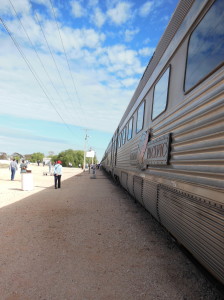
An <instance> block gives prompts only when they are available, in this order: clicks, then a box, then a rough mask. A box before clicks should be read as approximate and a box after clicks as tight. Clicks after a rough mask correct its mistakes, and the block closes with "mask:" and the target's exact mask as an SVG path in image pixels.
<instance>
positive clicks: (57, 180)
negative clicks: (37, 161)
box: [54, 160, 62, 189]
mask: <svg viewBox="0 0 224 300" xmlns="http://www.w3.org/2000/svg"><path fill="white" fill-rule="evenodd" d="M61 163H62V162H61V161H60V160H58V161H57V163H56V165H55V166H54V187H55V189H57V188H59V189H60V188H61V175H62V165H61Z"/></svg>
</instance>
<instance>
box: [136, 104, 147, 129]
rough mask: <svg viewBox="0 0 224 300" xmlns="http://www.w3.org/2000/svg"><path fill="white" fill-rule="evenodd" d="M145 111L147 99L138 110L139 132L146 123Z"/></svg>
mask: <svg viewBox="0 0 224 300" xmlns="http://www.w3.org/2000/svg"><path fill="white" fill-rule="evenodd" d="M144 113H145V101H143V102H142V104H141V105H140V106H139V108H138V112H137V123H136V132H137V133H138V132H139V131H140V130H142V128H143V123H144Z"/></svg>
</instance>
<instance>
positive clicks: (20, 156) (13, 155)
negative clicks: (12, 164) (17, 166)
mask: <svg viewBox="0 0 224 300" xmlns="http://www.w3.org/2000/svg"><path fill="white" fill-rule="evenodd" d="M10 157H11V158H14V157H19V158H20V159H22V158H23V159H24V156H23V155H22V154H20V153H17V152H14V153H13V154H11V155H10Z"/></svg>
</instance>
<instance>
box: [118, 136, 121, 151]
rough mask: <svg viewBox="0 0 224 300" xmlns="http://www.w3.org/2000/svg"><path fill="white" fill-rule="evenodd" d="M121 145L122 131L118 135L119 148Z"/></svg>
mask: <svg viewBox="0 0 224 300" xmlns="http://www.w3.org/2000/svg"><path fill="white" fill-rule="evenodd" d="M120 147H121V133H120V134H119V136H118V148H120Z"/></svg>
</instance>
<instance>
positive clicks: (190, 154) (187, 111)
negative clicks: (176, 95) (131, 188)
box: [149, 75, 224, 188]
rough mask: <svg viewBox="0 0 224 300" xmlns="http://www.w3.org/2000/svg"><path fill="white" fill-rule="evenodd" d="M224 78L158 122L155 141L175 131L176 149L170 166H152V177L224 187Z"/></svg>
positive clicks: (172, 154)
mask: <svg viewBox="0 0 224 300" xmlns="http://www.w3.org/2000/svg"><path fill="white" fill-rule="evenodd" d="M222 78H223V75H222ZM222 78H220V79H219V80H217V78H216V79H214V81H212V80H210V82H209V84H206V85H205V84H204V85H203V86H202V87H201V88H200V93H198V94H197V97H196V98H195V99H194V96H195V95H194V94H192V95H191V96H189V97H188V99H187V102H185V103H184V107H182V108H181V109H180V108H179V109H175V112H169V113H168V114H167V117H166V118H165V119H161V120H159V121H157V122H155V123H157V124H154V126H153V129H152V132H153V138H156V137H158V136H161V135H163V134H166V133H169V132H172V143H171V146H172V148H171V159H170V165H169V166H167V168H161V167H151V166H150V167H149V168H150V173H151V174H154V175H158V176H166V177H169V178H174V179H179V180H185V181H191V182H194V183H197V184H204V185H210V186H213V187H217V188H224V176H223V174H224V101H223V97H224V96H223V84H224V81H221V79H222Z"/></svg>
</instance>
